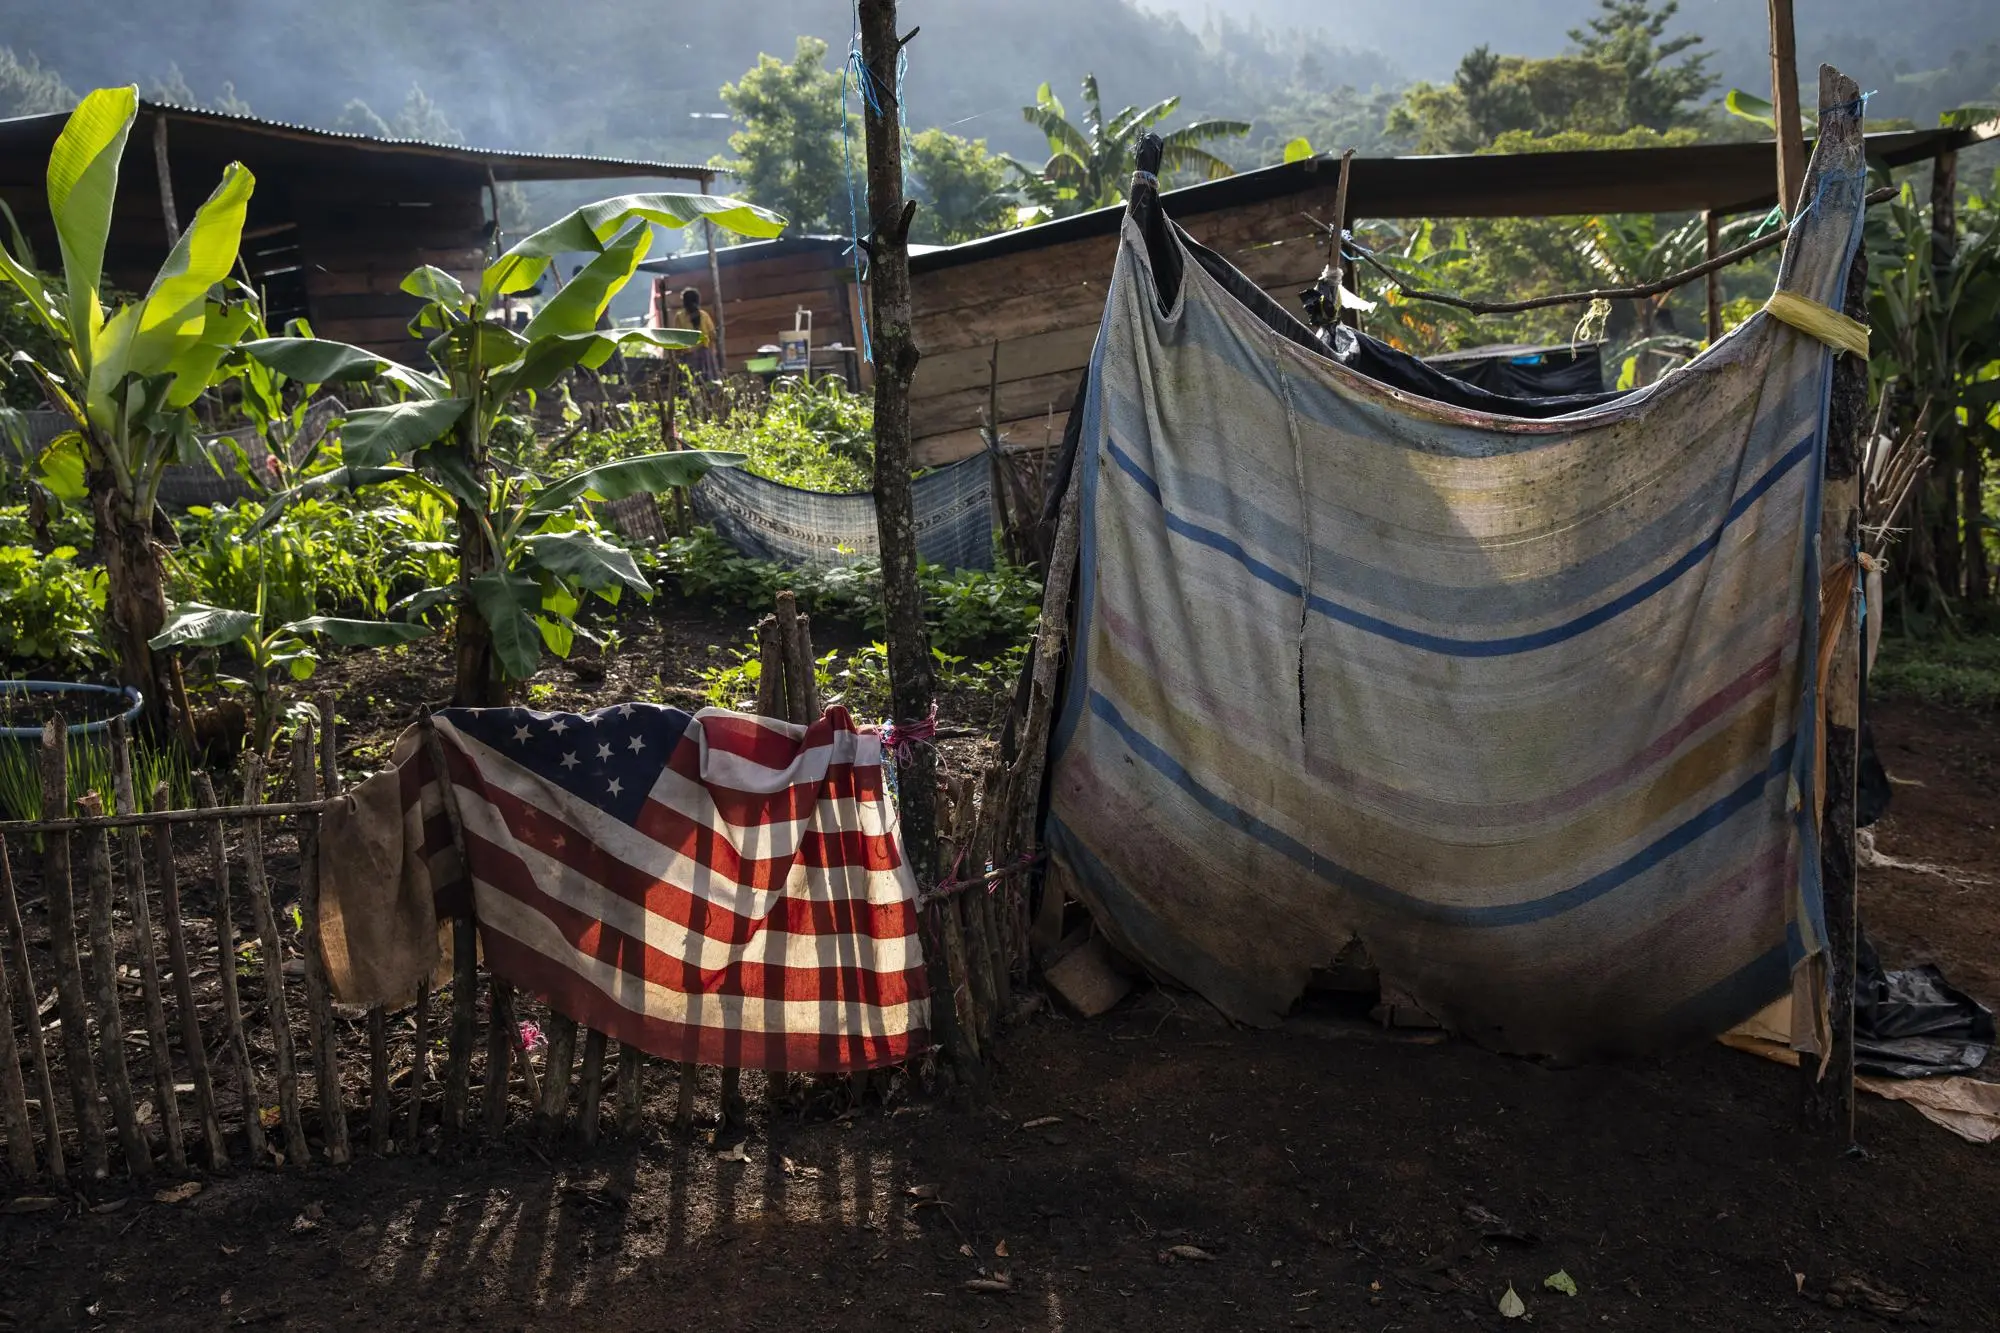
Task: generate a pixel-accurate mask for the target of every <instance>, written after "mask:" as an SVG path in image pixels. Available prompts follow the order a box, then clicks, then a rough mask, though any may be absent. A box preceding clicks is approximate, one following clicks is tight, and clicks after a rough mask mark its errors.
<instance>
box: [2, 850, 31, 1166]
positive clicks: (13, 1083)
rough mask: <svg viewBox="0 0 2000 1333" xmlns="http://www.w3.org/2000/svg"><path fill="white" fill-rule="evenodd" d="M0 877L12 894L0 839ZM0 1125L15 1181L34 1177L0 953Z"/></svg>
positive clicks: (9, 988)
mask: <svg viewBox="0 0 2000 1333" xmlns="http://www.w3.org/2000/svg"><path fill="white" fill-rule="evenodd" d="M0 876H4V877H6V879H7V893H8V896H9V897H12V896H13V892H14V884H13V872H12V871H11V870H10V869H8V867H7V844H6V840H5V839H0ZM28 996H29V999H28V1012H29V1013H30V1014H31V1015H32V1014H33V1013H34V1010H35V1001H34V990H33V989H32V988H30V989H29V991H28ZM0 1124H4V1125H5V1127H6V1130H7V1165H8V1167H9V1168H10V1169H12V1171H13V1172H14V1176H15V1178H16V1179H17V1180H33V1179H34V1178H35V1131H34V1129H33V1127H32V1126H31V1125H30V1123H29V1121H28V1087H27V1084H26V1083H24V1082H23V1081H22V1079H21V1052H20V1051H19V1050H18V1049H17V1048H16V1047H15V1045H14V986H13V982H12V979H11V978H9V976H8V975H7V959H6V956H5V955H4V953H0Z"/></svg>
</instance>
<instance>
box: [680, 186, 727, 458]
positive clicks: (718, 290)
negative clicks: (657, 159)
mask: <svg viewBox="0 0 2000 1333" xmlns="http://www.w3.org/2000/svg"><path fill="white" fill-rule="evenodd" d="M701 192H702V193H703V194H707V193H708V182H707V181H706V180H704V181H703V182H702V183H701ZM701 237H702V240H703V241H704V242H705V243H706V244H707V245H708V285H709V286H710V287H711V288H713V289H714V291H715V365H716V371H717V376H716V377H717V378H718V379H724V380H726V379H728V378H729V321H728V319H727V317H726V316H724V315H723V313H722V265H721V264H719V263H718V262H717V261H716V257H715V224H714V223H713V222H710V221H709V220H708V219H707V218H703V219H702V221H701ZM676 494H677V495H678V493H676Z"/></svg>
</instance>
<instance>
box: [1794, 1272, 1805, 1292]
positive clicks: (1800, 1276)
mask: <svg viewBox="0 0 2000 1333" xmlns="http://www.w3.org/2000/svg"><path fill="white" fill-rule="evenodd" d="M1792 1284H1793V1286H1794V1287H1795V1288H1796V1289H1797V1290H1798V1293H1799V1295H1801V1296H1803V1295H1805V1294H1806V1275H1805V1274H1804V1273H1794V1274H1792Z"/></svg>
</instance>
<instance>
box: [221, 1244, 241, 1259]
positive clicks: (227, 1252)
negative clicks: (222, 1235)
mask: <svg viewBox="0 0 2000 1333" xmlns="http://www.w3.org/2000/svg"><path fill="white" fill-rule="evenodd" d="M215 1248H217V1249H218V1250H221V1251H222V1255H223V1257H224V1258H225V1259H227V1258H233V1257H235V1256H236V1255H239V1254H241V1253H243V1247H242V1246H241V1245H218V1246H216V1247H215Z"/></svg>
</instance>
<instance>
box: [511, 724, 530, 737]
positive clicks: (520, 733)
mask: <svg viewBox="0 0 2000 1333" xmlns="http://www.w3.org/2000/svg"><path fill="white" fill-rule="evenodd" d="M514 739H515V740H516V741H526V740H527V739H528V724H527V723H525V722H523V723H522V724H521V725H520V726H518V727H516V728H514Z"/></svg>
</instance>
